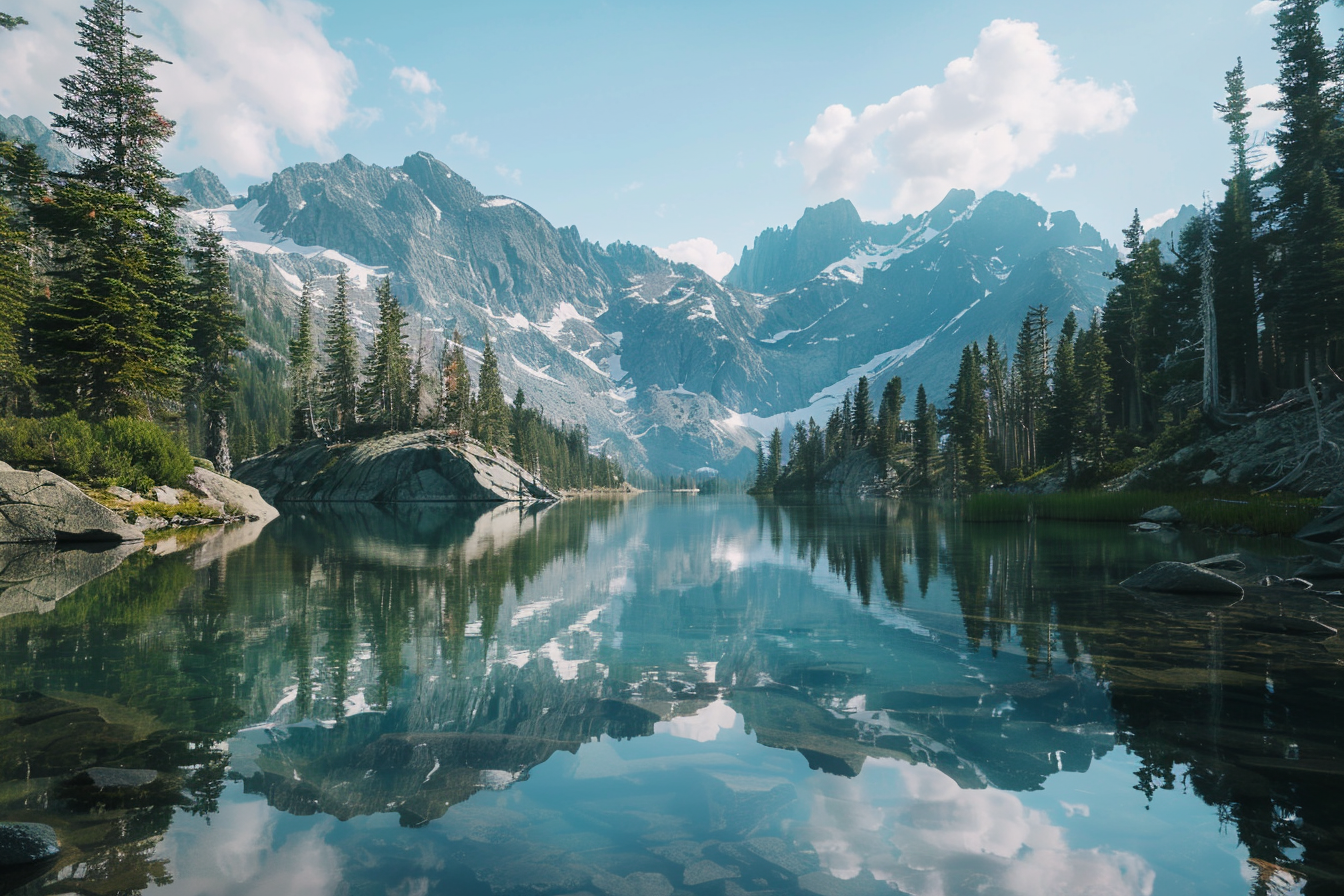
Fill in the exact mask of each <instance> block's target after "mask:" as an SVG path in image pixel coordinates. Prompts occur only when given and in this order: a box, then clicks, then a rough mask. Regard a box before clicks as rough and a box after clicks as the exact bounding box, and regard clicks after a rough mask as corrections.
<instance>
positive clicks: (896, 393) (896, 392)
mask: <svg viewBox="0 0 1344 896" xmlns="http://www.w3.org/2000/svg"><path fill="white" fill-rule="evenodd" d="M904 407H905V392H904V391H903V390H902V388H901V378H900V377H899V376H893V377H892V378H891V379H889V380H887V384H886V386H884V387H883V388H882V402H881V404H879V405H878V409H877V456H878V458H879V460H881V462H882V463H883V465H884V466H890V464H891V461H892V459H893V458H894V457H895V456H896V448H897V446H898V445H899V444H900V441H901V411H902V409H903V408H904Z"/></svg>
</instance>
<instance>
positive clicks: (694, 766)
mask: <svg viewBox="0 0 1344 896" xmlns="http://www.w3.org/2000/svg"><path fill="white" fill-rule="evenodd" d="M1237 549H1241V550H1250V551H1255V552H1256V553H1257V555H1258V559H1256V561H1255V562H1257V563H1262V564H1264V566H1265V568H1266V569H1269V570H1272V571H1276V572H1283V571H1285V570H1288V569H1289V568H1291V565H1292V560H1291V559H1289V556H1288V555H1291V554H1296V553H1301V552H1302V551H1303V547H1302V546H1301V545H1298V544H1293V543H1285V542H1274V541H1267V540H1248V541H1242V542H1240V543H1237V542H1235V541H1234V540H1229V539H1219V538H1213V537H1210V536H1204V535H1201V534H1199V533H1187V534H1182V535H1179V536H1177V535H1174V534H1167V533H1164V534H1161V535H1158V536H1151V535H1146V536H1141V535H1135V534H1131V533H1130V532H1129V531H1128V530H1126V529H1125V528H1123V527H1115V526H1079V525H1065V524H1037V525H1034V526H1020V525H1014V526H1006V525H1003V526H966V525H962V524H960V523H958V522H957V521H955V520H954V519H951V518H949V517H948V516H947V515H946V514H945V511H944V510H942V509H941V508H939V507H937V506H929V505H920V504H914V503H909V502H907V503H905V504H903V505H902V504H898V503H894V502H893V503H883V502H853V503H848V504H836V505H807V506H793V507H790V506H779V505H775V504H758V503H757V502H755V501H753V500H751V499H746V498H708V497H694V496H674V497H655V496H644V497H641V498H638V499H635V500H632V501H630V502H627V503H613V502H581V501H580V502H567V503H564V504H561V505H559V506H556V507H552V508H549V509H544V510H536V511H527V512H520V511H519V510H518V509H517V508H495V509H488V510H479V509H473V510H465V509H464V508H462V507H446V508H445V507H428V506H427V507H411V508H401V509H397V510H392V509H381V508H372V507H366V508H342V509H326V510H321V509H315V508H310V509H306V510H304V511H303V512H299V511H298V510H293V511H292V512H291V513H290V514H288V515H286V516H285V517H282V518H281V519H280V520H278V521H276V522H273V523H271V524H270V525H269V526H267V527H265V528H264V529H262V530H260V531H259V532H258V531H256V530H242V531H240V532H234V533H227V534H226V535H225V536H224V537H223V538H222V539H219V540H217V541H213V542H207V543H205V544H203V545H200V546H198V547H196V548H194V549H190V550H185V551H182V552H180V553H177V554H172V555H169V556H158V557H155V556H150V555H148V554H142V555H137V556H135V557H132V558H131V559H130V560H129V561H127V562H126V563H125V564H124V565H123V566H122V567H121V568H119V569H117V570H116V571H114V572H112V573H110V574H108V575H107V576H104V577H103V578H101V579H98V580H97V581H95V582H93V583H91V584H89V585H87V586H85V587H84V588H82V589H80V590H79V591H77V592H75V593H74V594H72V595H70V596H69V597H66V598H64V599H63V600H61V601H59V602H58V603H57V604H55V606H54V609H52V610H51V611H50V612H48V613H46V614H43V615H37V614H31V613H29V614H19V615H12V616H9V617H5V618H0V696H2V697H3V699H0V818H3V819H5V820H24V821H44V822H47V823H49V824H52V825H54V826H55V827H57V829H58V831H59V832H60V834H61V836H62V840H63V843H64V844H65V847H66V848H65V851H64V852H63V854H62V856H61V857H60V858H59V859H58V861H57V862H56V863H54V864H53V865H50V866H47V867H43V868H38V869H29V870H28V871H25V872H21V873H11V874H10V875H8V876H5V877H0V889H6V890H12V889H14V888H22V891H23V892H32V893H65V892H96V893H113V892H126V893H129V892H139V891H154V892H156V893H164V894H226V893H227V894H233V893H238V894H242V893H249V894H269V893H277V894H280V893H313V894H318V893H321V894H327V893H331V894H336V893H349V894H365V893H395V894H404V896H417V894H429V893H452V894H486V893H526V894H550V893H554V894H564V893H579V892H587V893H591V894H594V896H645V894H647V896H669V894H672V893H673V892H679V893H680V892H684V893H704V894H713V896H738V894H740V893H742V892H744V891H745V892H748V893H795V892H797V893H815V894H827V896H829V894H851V893H853V894H865V893H882V894H890V893H902V892H903V893H909V894H918V896H926V894H927V896H933V894H961V893H999V894H1036V893H1042V894H1044V893H1082V892H1088V893H1105V894H1141V893H1157V894H1203V893H1209V894H1215V893H1216V894H1226V893H1288V892H1303V893H1307V894H1320V893H1327V892H1337V891H1339V890H1340V889H1341V887H1344V787H1341V774H1344V765H1341V764H1340V761H1339V760H1340V758H1341V751H1342V750H1344V743H1342V741H1344V737H1342V735H1344V722H1341V719H1344V715H1342V714H1341V709H1344V690H1342V689H1341V688H1340V681H1339V679H1340V672H1341V669H1342V668H1344V667H1342V666H1341V662H1342V661H1344V649H1341V647H1340V646H1339V645H1338V644H1337V643H1336V642H1337V641H1338V639H1331V640H1326V641H1320V640H1304V639H1301V638H1290V637H1287V636H1282V635H1272V634H1261V633H1256V632H1254V631H1250V630H1248V629H1246V628H1244V627H1243V626H1244V624H1245V623H1246V622H1247V621H1250V620H1254V619H1255V618H1257V617H1258V616H1262V615H1263V614H1265V613H1277V612H1288V613H1290V614H1295V615H1313V616H1318V617H1319V618H1320V619H1321V620H1322V621H1325V622H1329V623H1331V624H1334V625H1337V626H1338V625H1340V624H1342V623H1344V611H1340V610H1336V609H1334V608H1333V607H1331V606H1328V605H1326V604H1324V603H1322V602H1320V601H1319V599H1314V598H1307V597H1303V598H1293V599H1291V601H1290V603H1291V605H1290V606H1283V607H1280V606H1278V604H1277V603H1275V605H1274V606H1267V605H1266V603H1265V601H1263V600H1259V601H1256V600H1247V601H1243V602H1241V603H1238V604H1236V605H1233V606H1230V607H1229V606H1228V603H1229V602H1228V601H1203V600H1194V599H1176V598H1155V597H1154V598H1147V597H1138V596H1135V595H1131V594H1129V593H1127V592H1125V591H1123V590H1122V589H1120V588H1118V587H1117V586H1116V585H1115V583H1116V582H1118V581H1120V580H1121V579H1123V578H1125V577H1126V576H1128V575H1129V574H1131V573H1133V572H1135V571H1137V570H1139V569H1141V568H1143V567H1144V566H1146V565H1147V564H1148V563H1151V562H1154V561H1157V560H1163V559H1186V560H1193V559H1198V558H1199V557H1202V556H1209V555H1212V554H1216V553H1223V552H1226V551H1228V550H1237ZM89 766H119V767H125V768H148V769H154V770H156V771H158V772H159V777H158V779H157V780H156V781H155V782H154V783H153V784H151V785H149V786H148V787H144V788H141V789H138V790H129V791H128V790H110V789H105V790H97V789H95V788H92V787H90V786H87V785H86V786H81V785H80V783H79V780H78V779H75V780H74V781H73V782H72V780H71V776H72V774H74V773H75V772H76V771H78V770H79V769H83V768H86V767H89Z"/></svg>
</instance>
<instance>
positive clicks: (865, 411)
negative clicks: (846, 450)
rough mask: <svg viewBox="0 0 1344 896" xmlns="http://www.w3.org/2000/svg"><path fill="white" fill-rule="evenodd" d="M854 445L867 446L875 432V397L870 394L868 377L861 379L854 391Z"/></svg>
mask: <svg viewBox="0 0 1344 896" xmlns="http://www.w3.org/2000/svg"><path fill="white" fill-rule="evenodd" d="M853 430H854V444H855V445H867V444H868V440H869V438H870V437H871V434H872V430H873V397H872V395H870V394H869V392H868V377H866V376H861V377H859V384H858V385H857V386H856V387H855V389H854V423H853Z"/></svg>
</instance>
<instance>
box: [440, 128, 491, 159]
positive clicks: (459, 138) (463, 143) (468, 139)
mask: <svg viewBox="0 0 1344 896" xmlns="http://www.w3.org/2000/svg"><path fill="white" fill-rule="evenodd" d="M448 143H449V145H450V148H451V147H456V148H458V149H460V150H462V151H463V152H467V153H470V154H471V155H473V156H476V157H477V158H479V159H484V158H486V157H488V156H489V155H490V144H489V143H486V142H485V141H484V140H482V139H481V138H480V137H477V136H475V135H474V134H468V133H467V132H466V131H463V132H462V133H460V134H454V135H453V136H451V137H449V138H448Z"/></svg>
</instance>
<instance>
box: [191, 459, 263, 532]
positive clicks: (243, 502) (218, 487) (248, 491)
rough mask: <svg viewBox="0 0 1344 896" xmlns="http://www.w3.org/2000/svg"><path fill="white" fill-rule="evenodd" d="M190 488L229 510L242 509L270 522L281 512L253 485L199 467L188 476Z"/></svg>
mask: <svg viewBox="0 0 1344 896" xmlns="http://www.w3.org/2000/svg"><path fill="white" fill-rule="evenodd" d="M187 490H188V491H190V492H192V493H194V494H195V495H196V496H197V497H199V498H201V499H202V500H203V501H207V502H218V503H219V504H222V505H223V506H224V510H225V511H226V512H229V513H240V514H243V515H245V516H247V517H248V518H249V519H252V520H260V521H262V522H267V521H269V520H273V519H275V518H276V517H277V516H279V515H280V511H278V510H276V509H275V508H274V507H272V506H271V505H270V504H268V503H267V502H266V499H265V498H263V497H262V496H261V493H260V492H259V491H257V490H256V489H255V488H253V487H252V486H250V485H248V484H246V483H244V482H239V481H238V480H236V479H230V478H229V477H227V476H221V475H219V474H218V473H216V472H214V471H212V470H207V469H206V468H205V467H197V468H196V469H195V470H193V471H192V472H191V475H190V476H188V477H187Z"/></svg>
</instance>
